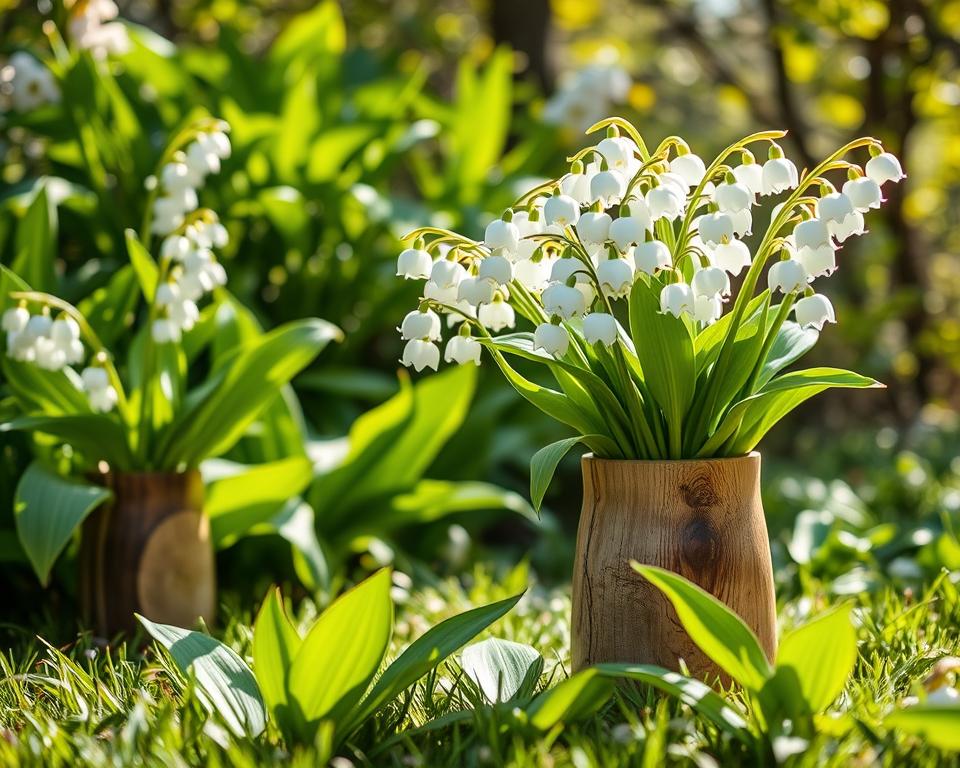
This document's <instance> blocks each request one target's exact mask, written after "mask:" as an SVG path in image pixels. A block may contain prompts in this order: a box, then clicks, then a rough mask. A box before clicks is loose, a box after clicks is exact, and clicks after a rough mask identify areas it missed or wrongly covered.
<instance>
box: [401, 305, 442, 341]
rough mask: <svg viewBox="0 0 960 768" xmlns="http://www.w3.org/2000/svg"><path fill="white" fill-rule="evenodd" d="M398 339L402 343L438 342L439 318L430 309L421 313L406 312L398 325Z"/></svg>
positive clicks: (417, 311) (414, 311) (415, 311)
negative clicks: (413, 341)
mask: <svg viewBox="0 0 960 768" xmlns="http://www.w3.org/2000/svg"><path fill="white" fill-rule="evenodd" d="M400 338H401V339H403V340H404V341H410V340H412V339H429V340H430V341H439V340H440V316H439V315H438V314H437V313H436V312H434V311H433V310H432V309H427V310H425V311H423V312H421V311H420V310H419V309H415V310H413V311H412V312H408V313H407V315H406V317H404V318H403V322H402V323H401V324H400Z"/></svg>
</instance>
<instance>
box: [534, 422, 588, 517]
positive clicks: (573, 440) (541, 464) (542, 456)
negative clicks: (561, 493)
mask: <svg viewBox="0 0 960 768" xmlns="http://www.w3.org/2000/svg"><path fill="white" fill-rule="evenodd" d="M581 439H582V438H581V437H579V436H578V437H568V438H566V439H565V440H557V442H555V443H550V445H546V446H544V447H543V448H541V449H540V450H539V451H537V452H536V453H535V454H533V458H532V459H530V501H532V502H533V508H534V509H535V510H537V512H539V511H540V505H541V504H542V503H543V497H544V494H546V492H547V488H549V487H550V483H551V481H552V480H553V474H554V472H556V471H557V465H558V464H559V463H560V460H561V459H562V458H563V457H564V456H566V455H567V452H568V451H569V450H570V449H571V448H573V446H575V445H576V444H577V443H579V442H580V441H581Z"/></svg>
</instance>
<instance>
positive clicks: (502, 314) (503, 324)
mask: <svg viewBox="0 0 960 768" xmlns="http://www.w3.org/2000/svg"><path fill="white" fill-rule="evenodd" d="M477 319H478V320H479V321H480V324H481V325H482V326H483V327H484V328H489V329H490V330H491V331H493V332H494V333H496V332H497V331H502V330H503V329H504V328H513V326H514V325H515V324H516V313H515V312H514V311H513V307H511V306H510V305H509V304H508V303H507V302H505V301H503V300H499V301H498V300H497V298H494V300H493V301H492V302H490V303H488V304H481V305H480V309H479V310H477Z"/></svg>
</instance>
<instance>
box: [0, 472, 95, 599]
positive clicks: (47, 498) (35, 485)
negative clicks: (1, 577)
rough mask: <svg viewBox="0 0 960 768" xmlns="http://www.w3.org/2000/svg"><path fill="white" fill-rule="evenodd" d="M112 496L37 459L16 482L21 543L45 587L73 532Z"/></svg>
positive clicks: (17, 520)
mask: <svg viewBox="0 0 960 768" xmlns="http://www.w3.org/2000/svg"><path fill="white" fill-rule="evenodd" d="M111 495H112V494H111V493H110V491H108V490H107V489H106V488H103V487H101V486H98V485H87V484H84V483H79V482H76V481H73V480H68V479H66V478H64V477H61V476H60V475H58V474H54V473H53V472H50V471H49V470H47V469H45V468H44V467H43V466H42V465H40V464H39V463H38V462H36V461H35V462H33V463H32V464H31V465H30V466H29V467H27V469H26V471H25V472H24V473H23V476H22V477H21V478H20V482H19V483H18V484H17V492H16V496H15V498H14V503H13V507H14V519H15V521H16V525H17V534H18V535H19V537H20V543H21V544H22V545H23V549H24V551H25V552H26V553H27V557H28V558H29V560H30V564H31V565H32V566H33V570H34V571H35V572H36V574H37V576H38V577H39V578H40V581H41V582H42V583H43V584H44V586H46V584H47V580H48V579H49V576H50V568H51V567H53V562H54V560H56V559H57V556H58V555H59V554H60V552H61V551H62V550H63V548H64V547H65V546H66V544H67V542H68V541H69V540H70V537H71V536H73V533H74V531H76V530H77V528H78V527H79V526H80V524H81V523H82V522H83V521H84V519H85V518H86V517H87V515H89V514H90V513H91V512H92V511H93V510H94V509H96V508H97V507H98V506H100V505H101V504H103V503H104V502H105V501H107V500H108V499H110V498H111Z"/></svg>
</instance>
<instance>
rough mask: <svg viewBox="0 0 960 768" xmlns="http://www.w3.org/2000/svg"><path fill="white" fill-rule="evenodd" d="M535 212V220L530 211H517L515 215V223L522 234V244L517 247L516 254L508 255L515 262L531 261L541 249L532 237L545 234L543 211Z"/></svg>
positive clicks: (537, 210)
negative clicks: (538, 249)
mask: <svg viewBox="0 0 960 768" xmlns="http://www.w3.org/2000/svg"><path fill="white" fill-rule="evenodd" d="M535 210H536V214H535V218H531V212H530V211H517V212H516V213H514V214H513V223H514V225H516V227H517V231H518V232H519V233H520V242H519V244H518V245H517V250H516V252H514V253H512V254H511V253H508V254H507V257H508V258H511V259H513V260H514V261H523V260H524V259H529V258H530V257H531V256H533V254H534V253H535V252H536V250H537V248H538V247H539V243H537V241H536V240H535V239H533V237H532V236H533V235H539V234H541V233H542V232H543V229H544V221H543V211H542V210H540V209H539V208H537V209H535Z"/></svg>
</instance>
